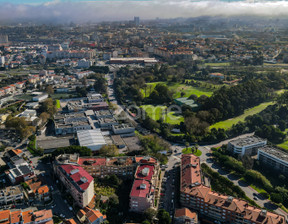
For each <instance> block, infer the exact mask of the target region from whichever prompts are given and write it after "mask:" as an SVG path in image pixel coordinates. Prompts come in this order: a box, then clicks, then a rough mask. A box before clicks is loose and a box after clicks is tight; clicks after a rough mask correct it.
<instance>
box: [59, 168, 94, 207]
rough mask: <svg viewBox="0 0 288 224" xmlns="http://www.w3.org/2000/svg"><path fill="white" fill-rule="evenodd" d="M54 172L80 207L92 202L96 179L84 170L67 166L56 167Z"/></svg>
mask: <svg viewBox="0 0 288 224" xmlns="http://www.w3.org/2000/svg"><path fill="white" fill-rule="evenodd" d="M54 171H55V173H56V175H58V177H59V179H60V180H61V182H62V184H63V185H64V186H65V187H66V189H67V191H68V192H69V193H70V194H71V196H72V197H73V198H74V200H75V201H76V203H77V204H78V205H79V206H80V207H82V208H83V207H85V206H87V205H88V204H89V203H90V202H91V200H92V199H93V196H94V179H93V177H92V176H90V174H89V173H88V172H87V171H85V170H84V168H82V167H81V166H78V165H70V164H69V165H67V164H65V165H59V166H57V165H56V166H54Z"/></svg>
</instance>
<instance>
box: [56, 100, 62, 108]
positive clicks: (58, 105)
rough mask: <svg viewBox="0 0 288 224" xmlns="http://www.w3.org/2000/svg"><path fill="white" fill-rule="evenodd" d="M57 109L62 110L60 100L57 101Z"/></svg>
mask: <svg viewBox="0 0 288 224" xmlns="http://www.w3.org/2000/svg"><path fill="white" fill-rule="evenodd" d="M56 107H57V108H58V109H60V108H61V105H60V100H56Z"/></svg>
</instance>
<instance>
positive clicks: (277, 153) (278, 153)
mask: <svg viewBox="0 0 288 224" xmlns="http://www.w3.org/2000/svg"><path fill="white" fill-rule="evenodd" d="M259 151H263V152H265V153H267V154H269V155H271V156H274V157H276V158H278V159H281V160H283V161H285V162H287V165H288V153H287V152H284V151H282V150H280V149H277V148H274V147H271V146H265V147H262V148H259Z"/></svg>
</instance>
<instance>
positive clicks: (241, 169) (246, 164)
mask: <svg viewBox="0 0 288 224" xmlns="http://www.w3.org/2000/svg"><path fill="white" fill-rule="evenodd" d="M223 153H226V151H225V150H224V151H222V153H221V151H219V150H218V151H213V158H214V160H215V161H216V162H217V163H218V164H219V165H221V167H223V168H225V169H226V170H228V171H230V172H235V173H236V174H238V175H239V176H240V177H243V178H244V179H245V180H246V181H247V182H248V183H250V184H254V185H255V186H257V187H259V188H263V189H264V190H265V191H263V190H262V191H261V194H262V196H264V197H266V198H268V197H269V195H270V199H271V200H272V201H273V202H275V203H283V204H284V205H285V206H288V189H287V188H286V186H285V184H284V185H283V186H279V185H277V184H272V183H271V181H270V180H268V179H267V177H266V176H264V175H263V174H262V172H260V171H258V170H255V169H254V167H256V168H257V169H258V168H261V169H262V170H267V167H263V166H261V165H260V164H258V162H257V163H255V164H254V161H253V159H252V158H251V157H248V156H244V157H242V158H241V161H239V160H237V159H235V158H233V157H231V156H229V155H225V154H223ZM270 175H272V176H273V175H275V174H270ZM276 179H277V182H279V183H285V180H286V178H285V176H283V175H278V174H277V178H276Z"/></svg>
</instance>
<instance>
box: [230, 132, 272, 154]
mask: <svg viewBox="0 0 288 224" xmlns="http://www.w3.org/2000/svg"><path fill="white" fill-rule="evenodd" d="M266 144H267V140H266V139H262V138H259V137H257V136H255V135H254V136H248V137H245V138H238V139H235V140H233V141H230V142H229V143H228V150H230V151H231V152H233V153H235V154H239V155H241V156H244V155H257V150H258V148H259V147H262V146H264V145H266Z"/></svg>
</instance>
